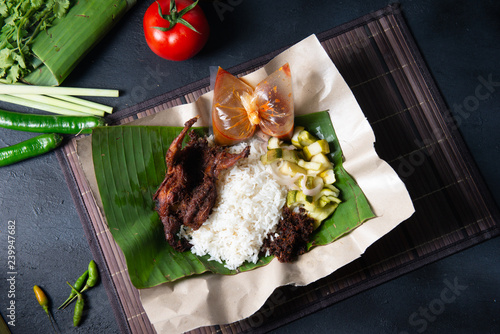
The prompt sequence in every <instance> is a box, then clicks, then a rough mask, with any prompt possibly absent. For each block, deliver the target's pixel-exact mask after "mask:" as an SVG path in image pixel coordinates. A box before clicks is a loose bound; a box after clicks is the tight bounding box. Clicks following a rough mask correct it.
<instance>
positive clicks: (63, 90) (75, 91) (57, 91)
mask: <svg viewBox="0 0 500 334" xmlns="http://www.w3.org/2000/svg"><path fill="white" fill-rule="evenodd" d="M0 94H43V95H73V96H104V97H118V96H119V91H118V90H116V89H101V88H78V87H52V86H30V85H0Z"/></svg>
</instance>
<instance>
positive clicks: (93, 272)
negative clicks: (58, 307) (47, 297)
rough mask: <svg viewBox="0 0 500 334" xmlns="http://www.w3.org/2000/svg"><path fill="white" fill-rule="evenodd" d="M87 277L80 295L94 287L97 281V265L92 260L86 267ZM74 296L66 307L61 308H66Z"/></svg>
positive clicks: (73, 298)
mask: <svg viewBox="0 0 500 334" xmlns="http://www.w3.org/2000/svg"><path fill="white" fill-rule="evenodd" d="M87 270H88V272H89V277H88V278H87V282H85V286H84V287H83V288H82V289H81V290H80V293H82V292H84V291H87V290H88V289H90V288H92V287H93V286H95V285H96V283H97V280H98V279H99V269H98V268H97V264H96V263H95V262H94V260H91V261H90V263H89V266H88V269H87ZM75 298H76V296H73V297H72V298H71V299H70V300H69V301H68V302H67V303H66V305H64V306H63V309H64V308H65V307H66V306H68V305H69V304H70V303H71V302H72V301H73V300H75Z"/></svg>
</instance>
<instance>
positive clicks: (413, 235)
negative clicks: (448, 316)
mask: <svg viewBox="0 0 500 334" xmlns="http://www.w3.org/2000/svg"><path fill="white" fill-rule="evenodd" d="M318 38H319V39H320V41H321V43H322V46H323V47H324V48H325V50H326V51H327V53H328V54H329V55H330V57H331V58H332V60H333V62H334V64H335V65H336V66H337V68H338V69H339V71H340V73H341V74H342V75H343V77H344V79H345V80H346V82H347V84H348V85H349V86H350V88H351V89H352V91H353V93H354V95H355V97H356V99H357V100H358V102H359V104H360V106H361V109H362V110H363V112H364V113H365V115H366V117H367V118H368V121H369V122H370V124H371V126H372V128H373V130H374V132H375V136H376V138H377V141H376V149H377V152H378V154H379V155H380V157H381V158H382V159H384V160H385V161H387V162H388V163H389V164H390V165H391V166H392V167H393V168H394V170H395V171H396V172H397V173H398V174H399V176H400V177H401V179H402V180H403V181H404V182H405V184H406V186H407V188H408V191H409V193H410V195H411V197H412V199H413V204H414V206H415V210H416V211H415V214H414V215H413V216H412V217H411V218H410V219H409V220H407V221H406V222H403V223H402V224H400V225H399V226H398V227H397V228H396V229H394V230H393V231H392V232H390V233H389V234H387V235H386V236H385V237H383V238H382V239H380V240H379V241H377V242H376V243H375V244H373V245H372V246H371V247H369V248H368V250H367V251H366V253H365V254H364V255H363V256H362V257H361V258H359V259H358V260H356V261H354V262H352V263H350V264H348V265H347V266H345V267H343V268H341V269H339V270H338V271H336V272H334V273H333V274H331V275H330V276H328V277H326V278H324V279H321V280H320V281H317V282H315V283H312V284H310V285H308V286H306V287H282V288H279V289H278V290H276V291H275V293H274V294H273V295H272V296H271V297H270V298H269V299H268V301H267V303H266V304H265V305H264V306H263V307H262V308H261V310H259V311H258V312H257V313H255V314H254V315H252V316H251V317H249V318H248V319H244V320H242V321H239V322H236V323H233V324H227V325H218V326H211V327H206V328H200V329H196V330H193V331H192V333H216V332H217V333H218V332H222V333H242V332H252V333H255V332H266V331H269V330H271V329H273V328H276V327H278V326H280V325H282V324H284V323H287V322H290V321H292V320H295V319H297V318H299V317H302V316H304V315H307V314H310V313H312V312H314V311H316V310H319V309H321V308H324V307H326V306H328V305H331V304H333V303H335V302H337V301H340V300H342V299H345V298H347V297H349V296H352V295H354V294H356V293H358V292H360V291H363V290H366V289H368V288H370V287H373V286H376V285H378V284H380V283H382V282H385V281H388V280H390V279H392V278H395V277H397V276H400V275H402V274H404V273H407V272H409V271H411V270H414V269H416V268H419V267H421V266H423V265H425V264H427V263H430V262H433V261H435V260H437V259H440V258H443V257H445V256H447V255H450V254H452V253H455V252H457V251H460V250H462V249H464V248H467V247H469V246H471V245H474V244H477V243H479V242H481V241H483V240H486V239H489V238H491V237H493V236H496V235H498V234H499V232H500V229H499V223H498V222H499V217H500V216H499V211H498V208H497V206H496V204H495V202H494V200H493V199H492V197H491V195H490V193H489V191H488V189H487V187H486V186H485V184H484V181H483V180H482V177H481V175H480V174H479V172H478V170H477V167H476V166H475V164H474V161H473V160H472V157H471V155H470V153H469V152H468V150H467V148H466V146H465V144H464V142H463V140H462V138H461V136H460V134H459V132H458V128H457V125H456V124H455V123H454V122H453V121H452V118H451V117H450V113H449V110H448V109H447V107H446V105H445V103H444V102H443V99H442V97H441V95H440V92H439V91H438V89H437V87H436V85H435V83H434V81H433V79H432V78H431V76H430V74H429V71H428V70H427V68H426V65H425V63H424V61H423V59H422V57H421V55H420V53H419V51H418V49H417V47H416V44H415V42H414V41H413V38H412V36H411V33H410V32H409V30H408V27H407V26H406V23H405V21H404V18H403V16H402V13H401V10H400V8H399V6H397V5H390V6H388V7H386V8H384V9H382V10H379V11H377V12H374V13H372V14H369V15H366V16H364V17H361V18H359V19H357V20H355V21H352V22H349V23H347V24H344V25H342V26H339V27H337V28H334V29H332V30H329V31H327V32H324V33H322V34H319V35H318ZM281 51H282V50H276V51H275V52H273V53H271V54H269V55H266V56H264V57H261V58H258V59H255V60H252V61H250V62H248V63H244V64H242V65H239V66H237V67H234V68H232V69H230V72H232V73H239V74H245V73H248V72H251V71H253V70H255V69H257V68H259V67H260V66H262V65H263V64H265V63H267V62H268V61H269V60H270V59H272V57H274V56H275V55H277V54H278V53H279V52H281ZM208 87H209V79H208V78H207V79H205V80H201V81H199V82H195V83H193V84H191V85H188V86H187V87H184V88H181V89H178V90H176V91H173V92H170V93H167V94H164V95H162V96H158V97H156V98H154V99H152V100H149V101H146V102H144V103H142V104H139V105H136V106H134V107H131V108H128V109H125V110H122V111H120V112H117V113H115V114H113V115H112V116H111V119H110V121H111V122H112V123H114V124H124V123H127V122H130V121H131V120H134V119H137V118H140V117H144V116H145V115H150V114H153V113H155V112H157V111H159V110H163V109H165V108H169V107H173V106H175V105H179V104H181V103H189V102H193V101H195V100H196V99H197V98H198V97H199V96H200V95H202V94H203V93H205V92H206V91H208ZM75 153H76V141H75V140H73V141H72V142H70V143H68V144H67V145H65V146H64V147H63V148H62V149H60V150H59V151H58V153H57V154H58V158H59V161H60V163H61V166H62V167H63V171H64V173H65V177H66V180H67V182H68V185H69V188H70V190H71V191H72V195H73V198H74V200H75V204H76V207H77V210H78V213H79V215H80V217H81V220H82V224H83V227H84V230H85V233H86V236H87V238H88V241H89V244H90V247H91V249H92V252H93V255H94V257H95V259H96V261H98V262H99V264H100V267H101V269H102V275H103V284H104V285H105V287H106V291H107V293H108V297H109V300H110V302H111V305H112V307H113V309H114V312H115V315H116V319H117V323H118V325H119V326H120V329H121V330H122V332H128V333H154V328H153V327H152V325H151V323H150V322H149V320H148V318H147V315H146V314H145V312H144V309H143V308H142V305H141V303H140V300H139V294H138V292H137V290H136V289H135V288H134V287H133V286H132V284H131V283H130V280H129V277H128V272H127V268H126V265H125V261H124V257H123V255H122V253H121V251H120V249H119V247H118V246H117V245H116V244H115V242H114V240H113V238H112V236H111V234H110V232H109V230H108V229H107V226H106V224H105V222H104V219H103V217H102V215H101V212H100V211H99V209H98V208H97V205H96V203H95V201H94V198H93V197H92V194H91V192H90V189H89V187H88V184H87V181H86V179H85V177H84V174H83V171H82V170H81V168H80V166H79V163H78V158H77V156H76V154H75Z"/></svg>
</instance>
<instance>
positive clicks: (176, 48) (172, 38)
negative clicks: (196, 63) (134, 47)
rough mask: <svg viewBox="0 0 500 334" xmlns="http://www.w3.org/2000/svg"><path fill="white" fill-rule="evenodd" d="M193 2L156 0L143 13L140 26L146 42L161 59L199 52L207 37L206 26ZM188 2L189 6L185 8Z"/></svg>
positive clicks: (181, 57) (170, 58)
mask: <svg viewBox="0 0 500 334" xmlns="http://www.w3.org/2000/svg"><path fill="white" fill-rule="evenodd" d="M197 3H198V1H196V2H194V3H193V1H191V0H158V1H155V2H153V3H152V4H151V5H150V6H149V8H148V9H147V10H146V13H145V14H144V19H143V28H144V36H145V37H146V42H147V43H148V46H149V48H150V49H151V50H152V51H153V52H154V53H156V54H157V55H158V56H160V57H162V58H165V59H169V60H175V61H181V60H186V59H189V58H191V57H193V56H194V55H195V54H197V53H198V52H200V50H201V49H202V48H203V46H204V45H205V44H206V42H207V40H208V35H209V33H210V28H209V26H208V21H207V18H206V17H205V14H204V13H203V11H202V9H201V8H200V6H198V4H197ZM192 5H194V7H192V8H191V9H189V8H186V7H189V6H192ZM158 6H160V7H161V13H162V15H160V12H159V8H158ZM186 22H187V25H186V24H185V23H186ZM188 25H191V27H189V26H188ZM169 27H170V29H168V28H169Z"/></svg>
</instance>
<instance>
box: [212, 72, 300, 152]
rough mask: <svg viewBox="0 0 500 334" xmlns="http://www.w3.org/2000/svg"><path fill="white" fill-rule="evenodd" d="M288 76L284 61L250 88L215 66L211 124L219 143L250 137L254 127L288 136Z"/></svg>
mask: <svg viewBox="0 0 500 334" xmlns="http://www.w3.org/2000/svg"><path fill="white" fill-rule="evenodd" d="M293 120H294V110H293V92H292V77H291V73H290V66H289V65H288V63H286V64H285V65H283V66H282V67H280V68H279V69H278V70H276V71H275V72H273V73H272V74H270V75H269V76H268V77H267V78H265V79H264V80H262V81H261V82H260V83H258V84H257V86H256V87H255V89H254V88H252V87H251V86H250V85H248V84H247V83H245V82H244V81H243V80H241V79H238V78H236V77H235V76H234V75H232V74H231V73H229V72H227V71H226V70H224V69H222V68H220V67H219V69H218V71H217V76H216V79H215V83H214V97H213V103H212V125H213V132H214V137H215V141H216V143H217V144H219V145H232V144H235V143H238V142H240V141H243V140H245V139H247V138H250V137H251V136H252V135H253V134H254V132H255V131H256V129H257V127H259V128H260V130H261V131H262V132H264V133H265V134H266V135H269V136H273V137H278V138H280V139H284V140H287V139H290V138H291V136H292V133H293Z"/></svg>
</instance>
